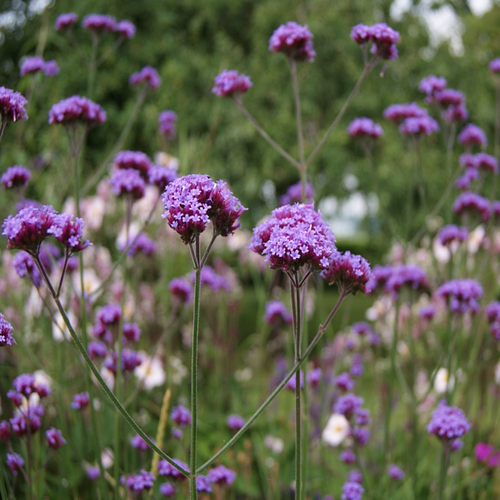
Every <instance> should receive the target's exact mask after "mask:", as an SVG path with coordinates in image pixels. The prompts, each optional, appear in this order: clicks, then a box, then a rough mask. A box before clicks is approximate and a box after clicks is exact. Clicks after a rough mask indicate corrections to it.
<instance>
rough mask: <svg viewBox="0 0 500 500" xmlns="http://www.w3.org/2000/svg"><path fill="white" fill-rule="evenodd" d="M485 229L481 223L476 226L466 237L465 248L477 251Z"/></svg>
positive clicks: (482, 241)
mask: <svg viewBox="0 0 500 500" xmlns="http://www.w3.org/2000/svg"><path fill="white" fill-rule="evenodd" d="M485 236H486V230H485V229H484V226H483V225H480V226H477V227H476V229H474V231H471V232H470V233H469V237H468V238H467V250H468V252H469V253H477V251H478V250H479V248H480V247H481V245H482V244H483V243H484V239H485Z"/></svg>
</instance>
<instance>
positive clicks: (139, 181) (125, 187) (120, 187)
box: [109, 168, 146, 201]
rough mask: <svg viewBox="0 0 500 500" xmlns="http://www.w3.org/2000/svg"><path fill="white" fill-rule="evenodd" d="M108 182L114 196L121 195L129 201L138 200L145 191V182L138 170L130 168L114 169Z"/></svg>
mask: <svg viewBox="0 0 500 500" xmlns="http://www.w3.org/2000/svg"><path fill="white" fill-rule="evenodd" d="M109 182H110V184H111V190H112V191H113V193H114V194H116V196H123V197H126V198H129V199H130V200H131V201H137V200H140V199H141V198H142V197H143V196H144V193H145V191H146V183H145V182H144V179H143V177H142V175H141V174H140V172H139V171H138V170H134V169H131V168H127V169H126V170H120V169H118V170H115V171H114V172H113V175H112V176H111V179H110V180H109Z"/></svg>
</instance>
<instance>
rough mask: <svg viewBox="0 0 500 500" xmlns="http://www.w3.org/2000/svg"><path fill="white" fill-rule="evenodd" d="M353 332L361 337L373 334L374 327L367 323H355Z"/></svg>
mask: <svg viewBox="0 0 500 500" xmlns="http://www.w3.org/2000/svg"><path fill="white" fill-rule="evenodd" d="M352 331H353V332H354V333H356V334H357V335H360V336H361V337H363V336H365V335H371V334H372V333H373V330H372V327H371V326H370V325H369V324H368V323H367V322H366V321H360V322H358V323H354V325H352Z"/></svg>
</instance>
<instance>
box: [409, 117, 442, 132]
mask: <svg viewBox="0 0 500 500" xmlns="http://www.w3.org/2000/svg"><path fill="white" fill-rule="evenodd" d="M399 130H400V131H401V133H402V134H403V135H412V136H421V135H430V134H433V133H434V132H437V131H438V130H439V126H438V124H437V122H436V120H434V118H431V117H430V116H422V117H417V118H406V119H405V120H404V121H403V123H401V125H400V126H399Z"/></svg>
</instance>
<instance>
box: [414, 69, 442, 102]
mask: <svg viewBox="0 0 500 500" xmlns="http://www.w3.org/2000/svg"><path fill="white" fill-rule="evenodd" d="M445 88H446V78H443V77H439V76H434V75H429V76H426V77H425V78H422V80H420V84H419V86H418V89H419V90H420V91H421V92H423V93H424V94H427V97H432V96H433V95H434V94H435V93H436V92H438V91H440V90H443V89H445ZM428 102H429V101H428Z"/></svg>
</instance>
